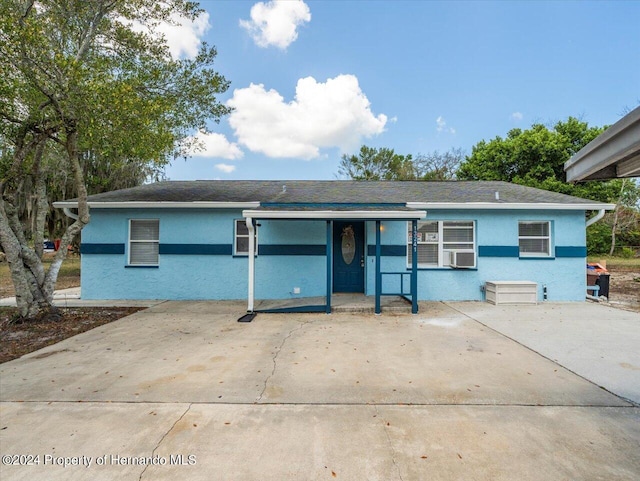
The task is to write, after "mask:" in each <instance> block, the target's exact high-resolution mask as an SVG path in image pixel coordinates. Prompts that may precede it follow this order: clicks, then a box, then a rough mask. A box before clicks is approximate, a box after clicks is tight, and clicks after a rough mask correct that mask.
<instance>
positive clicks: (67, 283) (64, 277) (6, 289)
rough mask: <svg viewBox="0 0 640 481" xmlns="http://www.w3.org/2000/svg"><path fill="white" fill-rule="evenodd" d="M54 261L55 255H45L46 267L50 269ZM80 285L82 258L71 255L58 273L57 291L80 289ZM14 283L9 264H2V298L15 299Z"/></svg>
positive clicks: (0, 295) (0, 280)
mask: <svg viewBox="0 0 640 481" xmlns="http://www.w3.org/2000/svg"><path fill="white" fill-rule="evenodd" d="M51 261H53V254H45V255H44V260H43V262H44V266H45V269H48V268H49V266H50V265H51ZM79 285H80V256H79V255H77V254H69V255H68V256H67V258H66V259H65V260H64V262H63V263H62V267H60V272H59V273H58V282H57V283H56V289H66V288H68V287H78V286H79ZM14 295H15V292H14V290H13V282H11V273H10V272H9V264H8V263H7V262H0V298H2V297H13V296H14Z"/></svg>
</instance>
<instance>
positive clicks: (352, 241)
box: [333, 221, 365, 292]
mask: <svg viewBox="0 0 640 481" xmlns="http://www.w3.org/2000/svg"><path fill="white" fill-rule="evenodd" d="M364 260H365V252H364V222H337V221H334V222H333V292H364Z"/></svg>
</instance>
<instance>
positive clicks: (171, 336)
mask: <svg viewBox="0 0 640 481" xmlns="http://www.w3.org/2000/svg"><path fill="white" fill-rule="evenodd" d="M536 307H540V309H538V310H536V309H535V308H536ZM590 307H596V308H599V307H600V306H593V305H587V304H584V305H582V304H573V305H570V304H567V305H563V304H548V305H544V306H534V307H533V308H531V309H520V310H519V309H516V308H510V309H511V312H512V314H513V315H512V316H511V318H509V316H508V313H509V309H507V310H504V309H502V308H496V307H494V306H489V305H487V304H480V303H456V304H451V305H447V304H443V303H432V304H425V305H423V306H421V312H422V313H421V314H420V315H418V316H411V315H383V316H370V315H364V316H363V315H358V314H339V315H336V314H334V315H331V316H327V315H324V314H305V315H296V314H287V315H276V314H270V315H266V314H261V315H259V316H258V317H257V318H256V319H255V320H254V322H253V323H251V324H239V323H237V322H236V319H237V317H238V316H239V315H240V314H242V312H243V305H242V304H240V303H209V302H166V303H162V304H159V305H156V306H154V307H152V308H150V309H147V310H145V311H140V312H138V313H136V314H134V315H132V316H129V317H128V318H125V319H122V320H120V321H116V322H114V323H111V324H108V325H105V326H101V327H99V328H97V329H94V330H92V331H89V332H87V333H84V334H81V335H78V336H76V337H74V338H71V339H68V340H66V341H64V342H61V343H59V344H56V345H54V346H50V347H48V348H46V349H43V350H40V351H38V352H35V353H32V354H30V355H27V356H24V357H23V358H21V359H17V360H15V361H11V362H8V363H5V364H3V365H1V366H0V400H1V401H2V403H1V404H0V450H1V451H2V455H3V456H6V455H25V456H29V455H31V456H37V460H38V461H39V463H40V464H39V465H23V466H16V465H12V466H9V465H8V464H15V463H18V464H27V463H28V462H29V461H33V462H35V460H36V458H35V457H34V458H28V457H25V458H15V457H13V458H8V459H5V457H3V461H4V465H2V466H0V469H1V471H0V474H1V476H0V477H1V478H2V480H3V481H5V480H18V479H25V480H27V479H28V480H33V479H47V480H56V479H64V480H68V479H91V480H100V479H105V480H112V479H119V480H140V479H142V480H145V479H153V480H165V479H166V480H170V479H189V480H197V479H203V480H212V479H214V480H243V481H245V480H282V479H291V480H298V479H349V480H360V479H370V480H396V479H397V480H404V481H407V480H422V479H430V480H440V479H442V480H445V479H446V480H450V479H472V480H473V479H477V480H514V479H518V480H537V479H540V480H556V479H557V480H560V479H581V480H582V479H587V480H589V479H593V480H595V479H606V480H637V479H638V478H639V477H640V454H639V453H640V409H639V408H638V407H637V406H634V405H633V403H632V402H630V401H629V400H630V399H633V396H635V394H633V392H634V391H633V389H631V390H629V391H626V390H625V391H624V392H623V395H624V398H626V399H623V398H622V397H620V396H618V395H617V394H618V393H615V391H616V390H617V389H618V387H620V389H621V390H623V388H625V386H624V384H625V383H626V382H632V383H634V382H635V380H637V379H638V378H637V371H634V370H633V369H627V370H628V371H630V372H631V373H632V376H633V373H636V374H635V375H636V377H635V378H634V377H630V378H625V379H622V378H619V379H618V381H616V383H614V384H615V385H614V384H612V385H611V386H607V385H606V384H605V383H602V382H600V381H596V382H595V383H594V382H592V381H591V380H589V378H588V377H587V375H588V373H583V372H578V371H579V369H578V368H579V366H577V367H576V366H570V369H571V370H570V369H567V368H565V367H563V365H562V364H563V362H564V358H562V356H561V357H554V353H551V352H543V353H542V355H541V354H539V353H538V352H536V351H535V349H536V348H535V347H533V349H530V348H529V347H527V346H526V345H523V343H524V342H525V341H524V340H522V339H518V336H519V335H520V334H518V333H517V332H516V331H517V329H516V327H514V325H511V324H515V323H516V322H517V323H519V324H520V325H521V326H522V329H520V332H521V333H522V332H524V333H525V334H523V336H525V337H526V335H527V332H529V331H530V332H534V333H535V332H536V329H535V327H533V328H532V327H527V326H530V324H531V323H533V322H535V321H536V320H538V321H540V320H547V319H556V320H557V322H559V321H562V322H563V323H564V322H566V323H570V322H578V321H580V319H583V318H584V317H585V315H586V316H587V317H589V315H590V314H589V313H591V312H593V313H594V314H593V316H596V317H595V318H596V319H597V318H599V317H601V316H602V313H603V312H607V313H608V312H609V311H610V314H608V315H609V317H610V318H611V319H612V320H611V321H610V322H611V323H613V324H612V325H614V324H616V323H617V324H620V323H621V324H624V325H625V326H626V329H629V330H630V332H628V333H626V337H629V336H634V335H637V334H638V332H639V331H640V316H638V315H637V314H634V315H633V316H636V317H631V318H629V319H628V318H626V317H625V316H626V314H627V313H625V312H624V311H618V310H615V309H609V311H601V310H599V309H594V310H593V311H590V310H587V311H576V309H585V308H590ZM585 312H586V313H587V314H585ZM550 315H552V316H553V317H552V318H548V317H545V316H550ZM541 316H542V317H541ZM476 319H479V320H480V322H479V321H478V320H476ZM575 319H578V321H576V320H575ZM500 322H503V323H504V324H505V325H506V326H507V328H509V327H510V328H511V329H512V330H513V332H509V333H508V334H507V335H504V334H502V333H501V332H498V330H499V329H503V330H504V331H508V330H509V329H507V328H500V326H498V325H494V324H492V323H500ZM509 322H510V323H511V324H509ZM625 323H626V324H625ZM496 329H498V330H496ZM615 332H618V331H615ZM529 335H530V334H529ZM547 335H548V333H547ZM547 335H545V336H543V335H540V336H538V337H539V338H541V339H544V338H546V337H547ZM559 335H564V333H560V334H559ZM530 337H534V338H535V337H536V336H531V335H530ZM534 340H535V339H534ZM540 344H541V346H542V347H541V348H544V349H548V350H550V351H551V350H553V349H556V350H558V349H559V348H560V347H562V346H563V345H562V344H560V346H555V347H554V345H553V343H547V344H545V345H542V344H544V343H542V341H540ZM539 347H540V346H539ZM564 347H566V346H564ZM566 350H567V349H565V351H566ZM634 353H635V350H634V352H632V353H629V356H631V357H627V358H625V359H627V361H628V362H627V361H625V362H627V364H629V365H631V366H637V365H639V364H640V362H637V361H636V360H635V358H634V357H633V356H634V355H635V354H634ZM612 356H613V353H612ZM554 359H558V361H554ZM593 362H596V363H597V362H598V361H597V360H595V361H593ZM634 362H637V364H634ZM584 364H585V365H586V367H587V368H588V367H589V365H590V364H591V361H590V362H585V363H584ZM613 364H615V362H614V363H612V364H611V365H613ZM618 364H620V363H618ZM618 368H619V369H625V368H624V367H620V366H618ZM606 369H609V368H608V367H607V368H605V371H606ZM572 371H574V372H572ZM639 384H640V382H637V383H636V387H637V385H639ZM599 386H604V387H606V388H607V389H603V388H602V387H599ZM614 393H615V394H614ZM73 462H77V463H79V464H80V465H67V466H66V467H65V466H63V465H64V464H65V463H67V464H69V463H73ZM58 463H59V464H62V465H59V464H58ZM83 463H84V466H83V465H82V464H83ZM32 464H33V463H32Z"/></svg>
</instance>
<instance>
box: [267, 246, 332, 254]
mask: <svg viewBox="0 0 640 481" xmlns="http://www.w3.org/2000/svg"><path fill="white" fill-rule="evenodd" d="M326 253H327V246H326V245H324V244H263V245H258V255H260V256H324V255H326Z"/></svg>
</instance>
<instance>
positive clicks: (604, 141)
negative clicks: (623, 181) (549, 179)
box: [564, 107, 640, 182]
mask: <svg viewBox="0 0 640 481" xmlns="http://www.w3.org/2000/svg"><path fill="white" fill-rule="evenodd" d="M564 170H565V172H566V173H567V181H569V182H577V181H581V180H599V179H615V178H616V177H640V107H636V108H635V109H634V110H632V111H631V112H629V113H628V114H627V115H625V116H624V117H623V118H621V119H620V120H618V121H617V122H616V123H615V124H613V125H612V126H611V127H609V128H608V129H607V130H605V131H604V132H603V133H601V134H600V135H599V136H597V137H596V138H595V139H593V140H592V141H591V142H589V143H588V144H587V145H585V146H584V147H583V148H582V149H581V150H580V151H579V152H578V153H576V154H575V155H574V156H573V157H571V159H569V160H568V161H567V162H566V163H565V164H564Z"/></svg>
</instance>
